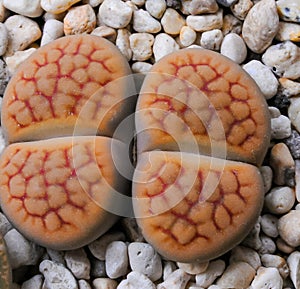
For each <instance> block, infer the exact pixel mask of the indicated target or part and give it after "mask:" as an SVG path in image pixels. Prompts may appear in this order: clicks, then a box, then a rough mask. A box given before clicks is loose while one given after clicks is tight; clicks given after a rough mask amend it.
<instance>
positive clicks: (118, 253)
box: [105, 241, 128, 279]
mask: <svg viewBox="0 0 300 289" xmlns="http://www.w3.org/2000/svg"><path fill="white" fill-rule="evenodd" d="M127 267H128V254H127V245H126V244H125V243H124V242H122V241H113V242H111V243H110V244H109V245H108V246H107V248H106V254H105V269H106V273H107V276H108V277H109V278H112V279H115V278H119V277H121V276H123V275H125V274H126V272H127Z"/></svg>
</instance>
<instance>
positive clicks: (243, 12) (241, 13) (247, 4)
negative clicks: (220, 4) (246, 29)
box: [230, 0, 253, 20]
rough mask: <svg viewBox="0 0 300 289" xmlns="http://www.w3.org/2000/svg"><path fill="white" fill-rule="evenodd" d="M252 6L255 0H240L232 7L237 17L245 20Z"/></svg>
mask: <svg viewBox="0 0 300 289" xmlns="http://www.w3.org/2000/svg"><path fill="white" fill-rule="evenodd" d="M252 6H253V2H252V1H251V0H239V1H237V2H236V3H235V4H234V5H232V6H231V7H230V8H231V12H232V14H233V15H234V16H235V17H237V18H238V19H240V20H244V19H245V18H246V16H247V14H248V12H249V10H250V9H251V8H252Z"/></svg>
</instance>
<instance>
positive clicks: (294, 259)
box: [287, 251, 300, 289]
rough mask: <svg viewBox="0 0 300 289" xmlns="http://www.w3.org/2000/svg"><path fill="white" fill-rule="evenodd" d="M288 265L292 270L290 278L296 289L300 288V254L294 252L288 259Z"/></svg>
mask: <svg viewBox="0 0 300 289" xmlns="http://www.w3.org/2000/svg"><path fill="white" fill-rule="evenodd" d="M287 263H288V265H289V268H290V277H291V280H292V282H293V284H294V286H295V288H296V289H298V288H300V252H299V251H295V252H293V253H292V254H291V255H290V256H289V257H288V258H287Z"/></svg>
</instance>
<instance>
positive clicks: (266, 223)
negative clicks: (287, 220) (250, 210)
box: [260, 214, 279, 238]
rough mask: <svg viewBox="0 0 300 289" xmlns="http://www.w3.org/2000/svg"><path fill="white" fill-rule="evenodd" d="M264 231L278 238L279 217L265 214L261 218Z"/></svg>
mask: <svg viewBox="0 0 300 289" xmlns="http://www.w3.org/2000/svg"><path fill="white" fill-rule="evenodd" d="M260 224H261V229H262V231H263V232H264V233H265V234H266V235H267V236H269V237H271V238H277V237H278V235H279V233H278V218H277V217H275V216H274V215H270V214H265V215H263V216H261V219H260Z"/></svg>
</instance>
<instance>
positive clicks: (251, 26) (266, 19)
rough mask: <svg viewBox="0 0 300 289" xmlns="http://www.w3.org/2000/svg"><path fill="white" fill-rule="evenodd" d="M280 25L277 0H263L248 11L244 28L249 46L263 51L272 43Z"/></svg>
mask: <svg viewBox="0 0 300 289" xmlns="http://www.w3.org/2000/svg"><path fill="white" fill-rule="evenodd" d="M278 25H279V17H278V14H277V9H276V4H275V0H261V1H259V2H258V3H257V4H255V5H254V6H253V7H252V8H251V10H250V11H249V12H248V14H247V16H246V18H245V21H244V24H243V29H242V35H243V38H244V40H245V42H246V44H247V46H248V47H249V48H250V49H251V50H252V51H253V52H255V53H262V52H263V51H265V50H266V49H267V48H268V47H269V46H270V44H271V43H272V40H273V38H274V37H275V35H276V33H277V30H278Z"/></svg>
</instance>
